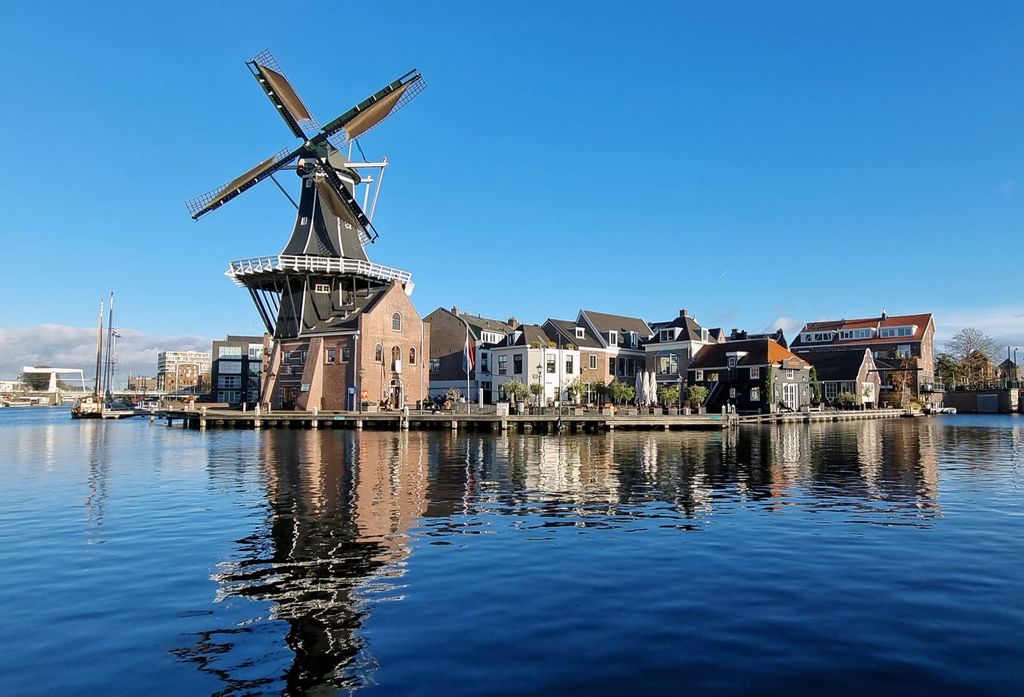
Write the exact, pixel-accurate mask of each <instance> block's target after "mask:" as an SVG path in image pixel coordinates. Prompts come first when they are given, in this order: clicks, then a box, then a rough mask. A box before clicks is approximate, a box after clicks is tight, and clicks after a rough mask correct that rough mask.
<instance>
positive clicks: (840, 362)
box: [803, 351, 870, 381]
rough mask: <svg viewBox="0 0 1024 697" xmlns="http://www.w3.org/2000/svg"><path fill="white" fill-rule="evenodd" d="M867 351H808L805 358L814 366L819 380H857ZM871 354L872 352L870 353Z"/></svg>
mask: <svg viewBox="0 0 1024 697" xmlns="http://www.w3.org/2000/svg"><path fill="white" fill-rule="evenodd" d="M865 353H866V351H828V352H818V353H808V354H805V355H804V356H803V358H804V360H806V361H807V362H808V363H810V364H811V365H813V366H814V370H815V371H816V372H817V374H818V380H820V381H829V380H843V381H849V380H856V379H857V374H858V373H860V367H861V365H863V363H864V361H865V360H868V359H867V358H866V357H865ZM869 355H870V354H869Z"/></svg>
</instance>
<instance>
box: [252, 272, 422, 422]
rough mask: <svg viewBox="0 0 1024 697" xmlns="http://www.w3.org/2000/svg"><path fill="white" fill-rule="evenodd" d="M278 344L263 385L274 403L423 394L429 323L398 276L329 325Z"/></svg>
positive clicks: (356, 404)
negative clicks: (324, 329)
mask: <svg viewBox="0 0 1024 697" xmlns="http://www.w3.org/2000/svg"><path fill="white" fill-rule="evenodd" d="M278 347H279V349H278V350H275V351H274V353H273V355H272V357H271V361H270V365H269V367H268V369H267V374H266V377H265V379H264V384H263V390H262V394H263V401H264V404H269V406H271V407H272V408H274V409H299V410H303V411H308V410H311V409H313V408H314V407H315V408H317V409H320V410H325V411H340V410H356V409H358V408H360V404H361V403H368V404H372V405H382V406H386V407H389V408H399V407H402V406H415V405H416V403H417V402H420V401H423V400H426V396H427V379H428V378H427V370H426V367H425V365H426V363H427V361H426V360H425V358H424V357H425V356H427V355H429V351H430V327H429V325H427V324H425V323H424V322H423V321H422V320H421V319H420V316H419V314H418V313H417V312H416V308H415V307H414V306H413V304H412V301H411V300H410V299H409V296H408V295H407V294H406V292H405V290H404V289H403V288H402V286H401V284H400V283H398V282H397V281H395V282H392V283H390V284H388V285H386V286H383V287H381V288H379V289H375V290H372V291H370V293H369V295H368V297H366V299H365V302H363V303H362V305H361V307H360V309H359V310H358V312H356V313H353V315H352V316H350V318H349V319H347V320H346V321H344V322H340V323H337V324H335V325H334V326H333V327H332V329H331V331H330V332H329V333H324V334H322V335H313V336H305V337H300V338H296V339H282V340H281V341H280V342H279V343H278Z"/></svg>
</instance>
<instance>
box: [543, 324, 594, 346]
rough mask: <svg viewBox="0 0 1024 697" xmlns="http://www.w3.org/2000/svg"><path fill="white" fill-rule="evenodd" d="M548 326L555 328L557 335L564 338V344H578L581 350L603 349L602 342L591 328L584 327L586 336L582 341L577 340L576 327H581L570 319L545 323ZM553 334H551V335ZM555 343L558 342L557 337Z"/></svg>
mask: <svg viewBox="0 0 1024 697" xmlns="http://www.w3.org/2000/svg"><path fill="white" fill-rule="evenodd" d="M545 324H546V325H548V326H550V327H553V328H554V330H555V332H557V334H560V335H561V336H562V342H563V343H572V344H576V346H578V347H579V348H601V342H600V341H598V339H597V337H595V336H594V333H593V332H592V331H591V330H590V327H587V326H586V325H584V326H583V330H584V335H583V338H582V339H578V338H576V327H578V326H579V325H578V324H576V323H575V322H573V321H572V320H568V319H550V318H549V319H548V321H547V322H545ZM550 333H551V332H549V334H550ZM554 340H555V341H558V338H557V335H556V336H555V339H554Z"/></svg>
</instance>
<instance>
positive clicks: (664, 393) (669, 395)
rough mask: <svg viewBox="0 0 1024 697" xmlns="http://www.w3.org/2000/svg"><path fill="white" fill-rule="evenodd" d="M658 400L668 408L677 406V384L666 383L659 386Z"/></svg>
mask: <svg viewBox="0 0 1024 697" xmlns="http://www.w3.org/2000/svg"><path fill="white" fill-rule="evenodd" d="M658 401H659V402H661V403H662V404H663V405H665V406H666V407H669V408H672V407H676V406H679V386H678V385H666V386H664V387H659V388H658Z"/></svg>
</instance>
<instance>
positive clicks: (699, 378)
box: [693, 370, 704, 382]
mask: <svg viewBox="0 0 1024 697" xmlns="http://www.w3.org/2000/svg"><path fill="white" fill-rule="evenodd" d="M693 381H694V382H704V371H703V370H694V371H693Z"/></svg>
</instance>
